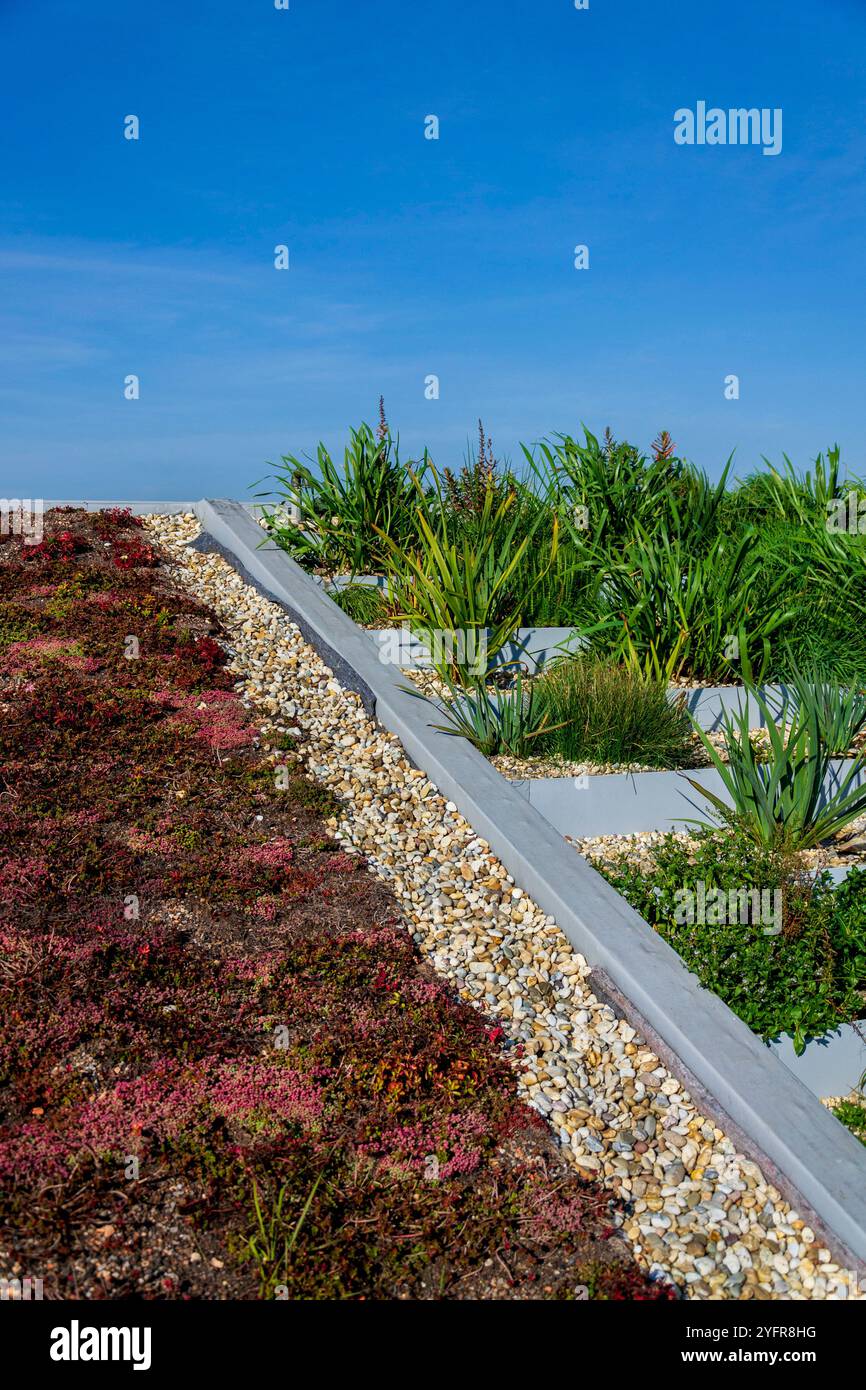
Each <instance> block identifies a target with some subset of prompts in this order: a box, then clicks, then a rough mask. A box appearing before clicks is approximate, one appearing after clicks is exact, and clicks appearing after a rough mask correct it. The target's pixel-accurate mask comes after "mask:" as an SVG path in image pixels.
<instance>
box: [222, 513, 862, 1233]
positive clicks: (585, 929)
mask: <svg viewBox="0 0 866 1390" xmlns="http://www.w3.org/2000/svg"><path fill="white" fill-rule="evenodd" d="M195 510H196V512H197V514H198V517H199V520H200V522H201V524H202V529H203V533H204V534H203V535H202V536H201V537H200V538H199V540H198V541H197V542H195V545H196V547H197V548H198V549H201V550H205V551H206V550H218V551H221V552H222V553H223V554H224V555H226V556H227V557H228V558H229V560H230V561H231V563H233V564H234V566H235V568H236V569H237V570H238V571H239V572H240V573H241V574H242V575H243V576H244V577H245V578H246V579H247V580H248V581H249V582H252V583H254V584H255V585H256V586H257V587H258V588H259V590H260V591H261V592H263V593H265V594H267V595H268V596H269V597H270V598H271V599H273V600H274V601H276V602H277V603H279V604H280V605H281V606H282V607H283V608H284V609H285V610H286V611H287V612H288V613H289V615H290V616H291V617H292V618H293V620H294V621H295V622H297V623H298V625H299V627H300V628H301V631H302V632H303V633H304V635H305V637H306V638H307V640H308V641H310V642H311V643H312V644H313V645H314V646H315V647H316V648H317V650H318V651H319V652H320V653H321V654H322V656H323V657H324V659H325V660H326V661H327V662H328V664H329V665H331V666H332V667H333V668H334V669H335V672H336V674H337V675H338V677H339V679H340V680H342V681H343V682H344V683H345V684H346V685H348V686H349V688H351V689H354V690H356V691H358V692H359V694H360V695H361V696H362V698H363V700H364V702H365V704H366V706H367V708H368V709H370V710H371V711H373V712H375V714H376V715H377V717H378V718H379V720H380V722H381V723H382V724H383V725H384V727H385V728H387V729H389V730H390V731H391V732H392V733H394V734H395V735H396V736H397V737H398V738H399V739H400V740H401V742H402V744H403V747H404V749H405V750H406V753H407V755H408V756H409V758H410V759H411V760H412V761H413V762H415V764H416V765H417V766H419V767H421V768H423V769H424V771H425V772H426V774H427V775H428V776H429V778H430V779H431V780H432V781H433V782H434V783H435V784H436V785H437V786H438V788H439V790H440V792H441V793H442V795H444V796H446V797H449V798H451V799H452V800H453V801H454V803H455V804H456V806H457V808H458V810H459V811H460V812H461V813H462V814H463V815H464V816H465V818H466V819H467V820H468V821H469V822H470V824H471V825H472V826H473V827H474V829H475V831H476V833H477V834H478V835H480V836H482V837H483V838H484V839H485V840H487V842H488V843H489V845H490V847H491V849H492V850H493V852H494V853H495V854H496V855H497V856H498V857H499V858H500V859H501V860H502V862H503V863H504V865H505V866H506V868H507V869H508V871H509V873H511V874H512V875H513V877H514V880H515V882H516V883H517V884H518V885H519V886H520V887H521V888H523V889H524V891H525V892H527V893H528V894H529V895H530V896H531V897H532V898H533V899H534V901H535V902H536V903H538V905H539V906H540V907H541V908H542V910H543V911H544V912H547V913H550V914H551V915H552V916H553V917H554V918H555V919H556V921H557V922H558V923H559V926H560V928H561V930H562V931H563V932H564V933H565V935H566V936H567V937H568V939H569V940H570V941H571V943H572V945H573V946H574V948H575V949H576V950H577V951H579V952H581V953H582V954H583V955H584V956H585V957H586V958H587V959H588V960H589V961H590V963H591V965H592V967H593V977H592V983H593V986H594V988H595V990H596V992H597V993H598V994H599V995H600V996H601V997H603V998H606V999H609V1000H610V1001H611V1002H612V1003H613V1004H614V1005H615V1007H616V1008H618V1010H619V1011H620V1012H621V1013H623V1014H624V1015H625V1016H626V1017H627V1018H628V1019H629V1020H630V1021H631V1022H632V1024H633V1025H634V1026H635V1027H636V1028H637V1029H638V1030H639V1031H640V1032H641V1033H642V1035H643V1036H644V1037H645V1038H646V1039H647V1041H649V1042H650V1043H651V1045H652V1046H653V1048H654V1050H655V1051H656V1052H657V1053H658V1055H659V1056H660V1057H661V1058H662V1059H663V1060H664V1061H665V1062H666V1064H667V1065H669V1066H670V1067H671V1069H672V1070H674V1071H675V1072H677V1073H678V1074H679V1076H680V1077H681V1078H682V1080H683V1081H684V1083H685V1084H686V1085H687V1088H688V1090H689V1091H690V1092H691V1094H692V1096H693V1097H694V1098H695V1099H696V1100H697V1101H698V1102H699V1104H700V1105H701V1106H702V1107H703V1108H705V1109H706V1110H707V1111H708V1112H709V1113H710V1114H715V1115H716V1116H717V1117H718V1118H719V1121H720V1123H722V1127H723V1128H725V1129H726V1130H727V1132H728V1133H729V1134H730V1135H731V1137H732V1138H734V1139H735V1140H736V1142H737V1143H738V1145H739V1146H740V1147H741V1148H742V1149H743V1151H744V1152H746V1153H751V1154H752V1155H753V1156H754V1157H756V1158H757V1159H758V1161H759V1162H760V1163H761V1165H762V1167H763V1168H764V1171H765V1173H766V1174H767V1175H768V1176H770V1177H771V1178H772V1180H773V1181H775V1182H776V1185H777V1186H778V1187H779V1188H780V1190H781V1191H783V1192H785V1193H786V1195H787V1194H789V1195H790V1200H792V1202H793V1203H794V1204H795V1205H797V1206H799V1207H800V1208H801V1210H802V1208H803V1205H804V1203H805V1204H806V1205H807V1206H808V1207H810V1208H811V1210H812V1213H813V1214H814V1218H815V1220H816V1222H817V1224H818V1227H819V1229H821V1228H823V1229H824V1230H828V1231H830V1232H832V1233H833V1235H834V1236H835V1238H836V1239H837V1240H838V1241H839V1242H841V1243H842V1244H843V1245H845V1246H847V1247H848V1249H849V1250H850V1251H851V1252H853V1254H854V1255H855V1256H856V1257H858V1259H859V1260H860V1261H862V1260H864V1259H866V1183H864V1173H866V1166H864V1165H866V1156H864V1151H863V1149H862V1146H861V1145H859V1144H858V1142H857V1141H856V1140H855V1139H854V1137H853V1136H852V1135H851V1134H849V1133H848V1132H847V1131H846V1130H844V1129H843V1127H842V1126H840V1125H839V1124H838V1122H837V1121H836V1120H835V1119H834V1118H833V1116H831V1115H829V1114H828V1113H827V1112H826V1111H825V1110H824V1108H823V1107H822V1106H821V1105H820V1104H819V1103H818V1101H817V1100H816V1099H815V1097H814V1096H813V1095H812V1094H811V1093H810V1091H809V1090H808V1089H807V1087H806V1086H805V1085H803V1084H802V1082H801V1081H800V1080H798V1079H797V1077H796V1076H794V1075H793V1074H792V1073H791V1072H790V1071H789V1070H788V1069H787V1067H786V1066H785V1065H784V1064H783V1063H782V1061H781V1060H780V1059H779V1058H778V1057H776V1056H775V1055H774V1054H773V1052H772V1051H771V1049H769V1048H767V1047H765V1046H764V1045H763V1044H762V1043H761V1042H760V1040H759V1039H758V1038H756V1037H755V1036H754V1034H753V1033H752V1032H751V1031H750V1030H749V1029H748V1028H747V1027H746V1025H745V1024H744V1023H743V1022H742V1021H741V1020H740V1019H738V1018H737V1017H736V1016H735V1015H734V1014H733V1013H732V1012H731V1011H730V1009H728V1008H727V1006H726V1005H725V1004H723V1003H722V1001H721V1000H719V999H718V998H716V997H715V996H714V995H712V994H710V993H708V992H707V991H705V990H703V989H701V987H700V985H699V984H698V982H697V980H696V979H695V977H694V976H692V975H690V974H689V972H688V971H687V970H686V969H685V967H684V965H683V963H682V961H681V960H680V959H679V957H678V956H677V955H676V953H675V952H674V950H673V949H672V948H671V947H670V946H669V945H668V944H667V943H666V942H665V941H664V940H663V939H662V938H661V937H660V936H659V935H658V934H657V933H656V932H654V931H653V930H652V929H651V928H650V927H649V926H648V924H647V923H646V922H644V921H643V919H642V918H641V917H640V916H639V915H638V914H637V913H636V912H635V911H634V910H633V909H632V908H631V907H630V906H629V905H628V904H627V903H626V902H625V901H624V900H623V899H622V898H621V897H620V896H619V895H618V894H617V893H616V892H614V890H613V889H612V888H611V887H610V886H609V885H608V884H607V883H606V882H605V881H604V879H602V877H601V876H600V875H599V874H597V873H596V872H595V871H594V870H593V869H592V868H591V867H590V866H589V865H588V864H587V863H586V862H585V861H584V860H583V859H582V858H581V856H580V855H577V854H575V853H574V851H573V850H572V849H570V848H569V846H568V845H566V844H565V843H564V842H563V840H562V837H561V834H560V833H559V832H558V831H557V830H556V829H554V827H553V826H552V825H551V824H550V823H549V822H548V821H547V820H546V819H545V818H544V817H543V816H542V815H540V814H539V813H538V811H537V810H536V809H535V807H534V806H533V805H532V804H530V801H529V799H528V798H527V797H525V796H521V795H520V793H519V791H518V790H517V788H515V787H513V786H510V785H509V783H508V782H506V781H505V779H504V778H502V777H500V776H499V774H498V773H497V772H496V771H495V770H494V769H493V768H492V767H491V766H490V764H489V763H488V761H487V760H486V759H485V758H483V757H482V756H481V755H480V754H479V753H478V752H476V750H475V749H474V748H472V747H471V746H470V745H469V744H467V743H466V742H465V741H464V740H461V739H455V738H451V737H449V736H448V735H445V734H441V733H438V732H437V731H436V730H434V729H431V728H430V725H429V713H428V711H427V710H426V709H425V708H424V706H423V705H422V704H421V702H419V701H418V700H415V699H413V698H412V697H411V696H410V695H409V694H407V693H406V692H405V691H404V690H403V689H402V681H401V677H400V673H399V671H397V670H394V669H393V668H392V667H390V666H389V665H387V664H384V663H383V662H381V661H380V660H379V654H378V651H377V648H376V646H375V644H374V643H373V642H372V641H371V640H370V638H369V637H368V636H367V635H366V634H365V633H364V632H363V631H362V630H361V629H360V628H358V627H357V626H356V624H354V623H353V622H352V620H351V619H350V618H349V617H348V616H347V615H346V614H344V613H342V612H341V611H340V610H339V609H338V608H336V606H335V605H334V604H333V603H332V602H331V601H330V600H329V599H328V597H327V595H326V594H325V593H323V592H322V590H321V588H320V587H319V586H317V585H316V584H315V583H314V582H313V581H312V580H310V578H309V576H307V575H306V574H304V572H303V571H302V570H301V569H300V568H299V567H298V566H297V565H296V564H295V563H294V562H293V561H292V560H291V559H290V557H289V556H288V555H287V554H286V553H285V552H284V551H282V550H280V549H279V548H278V547H277V546H275V545H273V544H272V543H266V544H265V546H264V547H263V546H262V545H261V528H260V527H258V526H257V525H256V523H255V522H254V521H253V520H252V519H251V517H250V516H249V515H248V513H247V512H246V511H245V510H244V509H243V508H242V507H240V506H239V505H238V504H236V503H232V502H227V501H218V502H202V503H199V504H198V505H197V507H196V509H195ZM644 775H647V774H644Z"/></svg>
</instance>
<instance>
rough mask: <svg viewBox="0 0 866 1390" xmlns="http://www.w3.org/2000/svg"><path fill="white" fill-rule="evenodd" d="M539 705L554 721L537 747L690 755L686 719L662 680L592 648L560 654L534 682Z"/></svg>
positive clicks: (613, 758) (670, 761)
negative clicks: (578, 653)
mask: <svg viewBox="0 0 866 1390" xmlns="http://www.w3.org/2000/svg"><path fill="white" fill-rule="evenodd" d="M534 691H535V694H536V699H537V701H538V707H539V710H540V712H541V713H542V714H544V715H546V716H547V720H548V723H549V724H551V725H557V726H559V727H557V728H555V729H554V730H553V732H551V733H548V734H545V735H544V737H543V738H542V739H541V741H540V744H539V746H538V748H537V749H536V750H535V751H536V752H538V753H541V754H544V755H545V756H548V757H556V758H566V759H568V760H569V761H572V762H595V763H643V764H645V765H646V766H648V767H661V768H675V767H688V766H690V765H691V764H693V762H694V749H693V744H692V739H691V723H690V720H689V717H688V714H687V713H686V712H685V709H684V708H683V703H682V701H681V700H677V701H675V702H671V701H670V700H669V698H668V692H667V686H666V685H665V684H664V683H663V682H660V681H656V680H646V679H644V677H643V676H642V675H641V674H640V673H639V672H637V671H633V670H626V669H624V668H623V667H621V666H617V665H615V664H614V663H612V662H609V661H605V660H603V659H601V658H599V657H596V656H594V655H592V654H588V655H585V656H576V657H564V658H561V659H559V660H557V661H556V662H554V663H553V664H552V665H551V666H549V667H548V668H547V670H546V671H545V672H544V673H543V674H542V675H541V676H540V677H539V678H538V679H537V680H536V682H535V685H534Z"/></svg>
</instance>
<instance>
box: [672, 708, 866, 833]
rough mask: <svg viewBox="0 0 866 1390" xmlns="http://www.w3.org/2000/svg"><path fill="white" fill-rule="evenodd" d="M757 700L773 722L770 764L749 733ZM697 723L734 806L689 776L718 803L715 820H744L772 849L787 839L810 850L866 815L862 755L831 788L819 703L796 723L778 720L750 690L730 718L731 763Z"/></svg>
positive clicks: (728, 747) (727, 742)
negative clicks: (752, 704)
mask: <svg viewBox="0 0 866 1390" xmlns="http://www.w3.org/2000/svg"><path fill="white" fill-rule="evenodd" d="M751 699H754V700H755V701H756V702H757V704H758V707H759V709H760V711H761V714H762V716H763V718H764V721H765V723H766V726H767V732H768V734H769V738H770V756H769V759H768V760H767V761H759V760H758V756H757V750H756V749H755V748H754V747H753V745H752V742H751V739H750V738H749V701H750V700H751ZM695 728H696V730H697V732H698V734H699V735H700V738H701V741H702V742H703V745H704V747H705V749H706V751H707V755H708V757H709V758H710V761H711V763H712V764H713V766H714V767H715V768H716V770H717V771H718V773H719V776H720V777H721V779H722V782H723V783H724V786H725V788H726V790H727V792H728V795H729V796H730V798H731V803H732V805H728V803H727V802H725V801H724V800H723V799H722V798H721V797H719V796H717V795H716V794H715V792H711V791H708V790H707V788H706V787H704V786H702V784H701V783H700V782H698V781H696V780H695V778H693V777H689V778H687V780H688V781H689V782H690V783H691V785H692V786H693V787H694V788H695V790H696V791H698V792H700V793H701V794H702V795H703V796H705V797H706V798H707V800H708V801H709V802H710V803H711V804H712V805H713V806H714V807H715V810H716V820H717V821H719V822H722V823H731V822H734V823H737V824H739V825H740V826H742V827H743V828H744V829H745V830H746V831H747V832H748V833H749V834H750V835H751V836H752V838H753V839H755V840H756V841H757V842H758V843H759V844H761V845H763V846H765V847H767V848H772V847H774V846H777V845H779V844H785V845H787V846H788V847H789V848H791V849H811V848H812V847H814V846H815V845H819V844H821V843H822V842H823V841H824V840H829V839H831V838H832V837H833V836H834V835H837V834H839V833H840V832H841V831H842V830H844V829H845V827H846V826H848V825H850V823H851V822H852V821H853V820H856V818H857V817H858V816H860V815H863V813H864V812H866V786H858V785H857V777H858V774H859V772H860V771H861V769H862V767H863V760H862V758H856V759H853V760H852V762H851V766H850V767H849V768H848V770H847V771H846V772H845V773H844V774H842V776H841V778H840V780H839V781H838V783H837V785H836V786H835V787H832V786H831V787H829V789H828V790H826V791H825V781H827V774H828V773H829V772H830V770H831V769H830V758H831V754H830V751H829V750H828V748H827V746H826V745H825V743H824V741H823V740H822V737H821V728H820V721H819V715H818V710H817V707H816V705H815V703H814V702H813V703H812V704H811V706H808V707H804V708H801V709H799V710H797V711H796V713H795V714H794V716H793V718H792V719H791V721H790V722H788V723H786V722H784V721H783V722H779V723H777V722H776V720H775V719H774V718H773V716H772V714H771V712H770V709H769V706H768V704H767V701H766V700H765V699H764V698H763V696H762V695H761V694H760V692H759V691H757V690H755V689H754V687H747V688H746V700H745V702H744V705H743V707H741V708H740V710H739V711H738V713H737V714H736V715H730V714H728V715H726V716H725V720H724V726H723V733H724V739H725V748H726V752H727V761H725V760H724V759H723V758H722V756H721V754H720V752H719V750H718V749H717V748H716V746H715V744H714V743H713V742H712V741H711V740H710V738H709V737H708V736H707V734H706V733H705V732H704V730H703V729H701V728H700V727H699V726H698V724H697V722H695ZM703 823H704V824H706V822H703Z"/></svg>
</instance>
